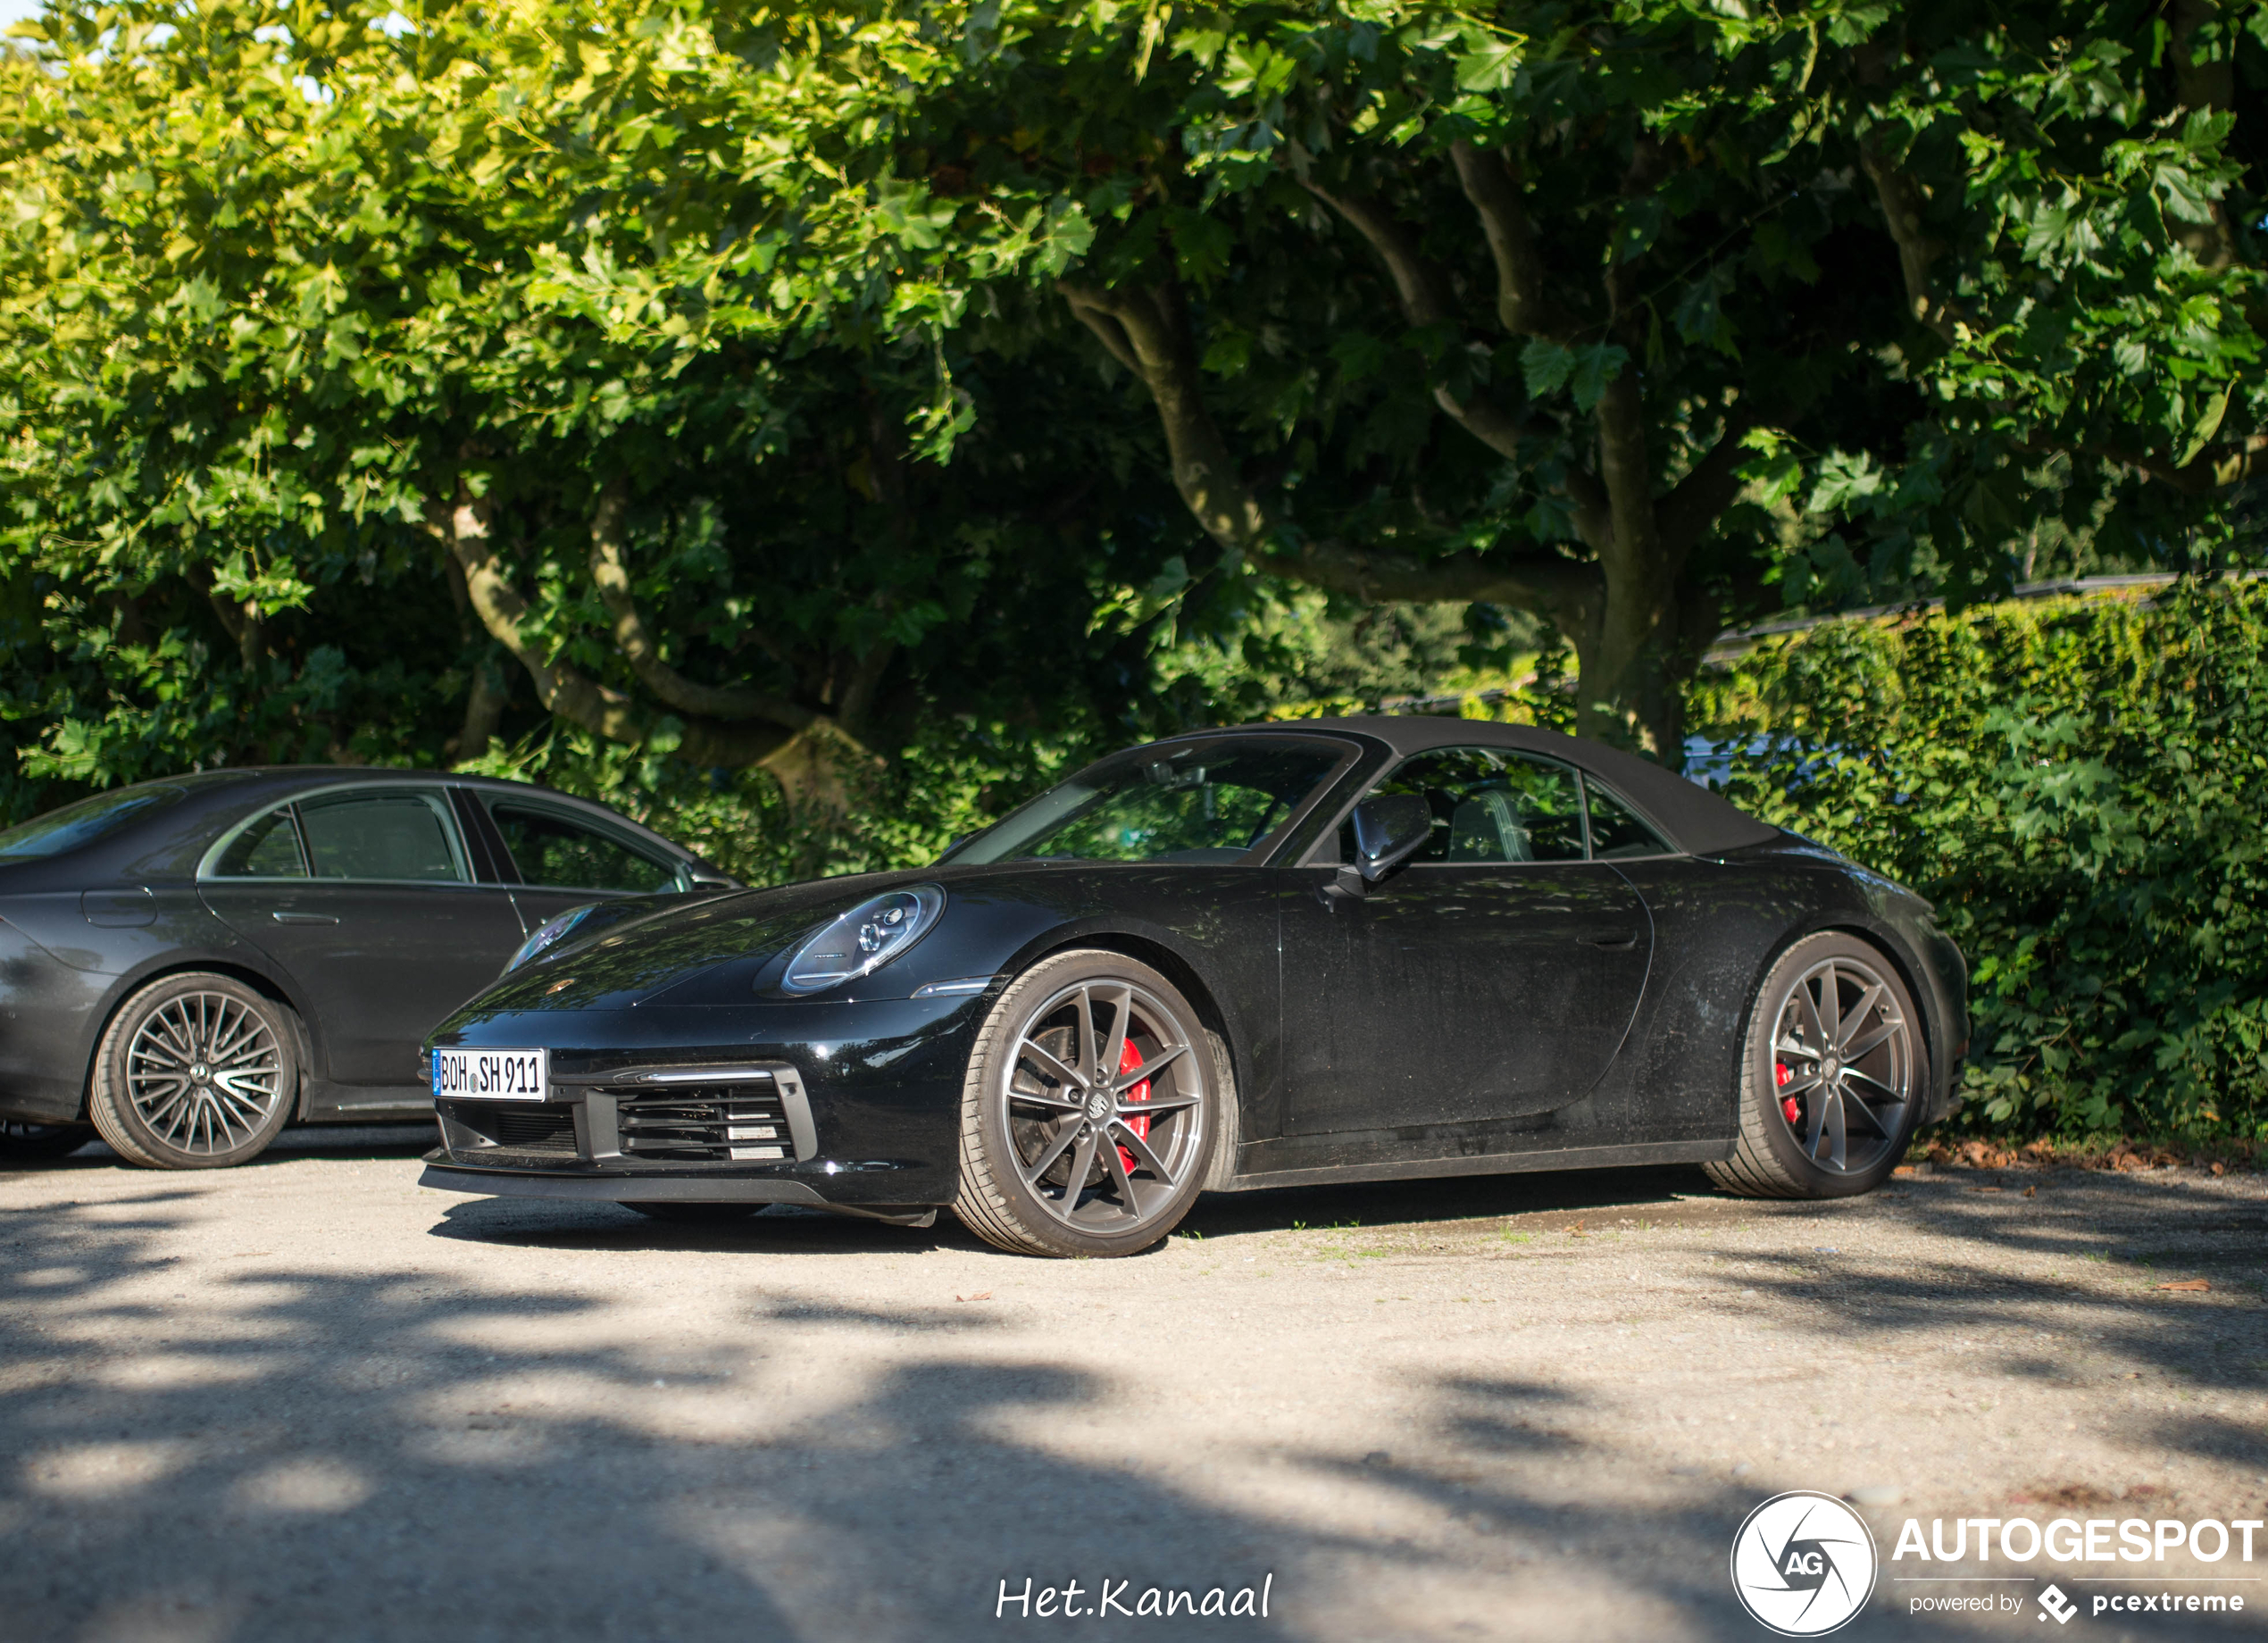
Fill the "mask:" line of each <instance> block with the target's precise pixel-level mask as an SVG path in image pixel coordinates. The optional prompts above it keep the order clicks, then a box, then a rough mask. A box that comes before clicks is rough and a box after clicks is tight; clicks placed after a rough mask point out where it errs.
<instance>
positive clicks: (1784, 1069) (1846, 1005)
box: [1705, 932, 1929, 1198]
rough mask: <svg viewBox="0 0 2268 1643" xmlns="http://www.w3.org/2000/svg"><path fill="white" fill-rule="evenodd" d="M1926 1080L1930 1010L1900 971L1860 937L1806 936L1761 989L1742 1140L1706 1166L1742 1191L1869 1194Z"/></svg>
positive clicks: (1909, 1122) (1752, 1017)
mask: <svg viewBox="0 0 2268 1643" xmlns="http://www.w3.org/2000/svg"><path fill="white" fill-rule="evenodd" d="M1928 1088H1929V1062H1928V1056H1927V1053H1926V1051H1925V1049H1924V1047H1923V1038H1922V1018H1921V1014H1920V1013H1919V1012H1918V1011H1916V1010H1915V1009H1914V998H1913V996H1912V995H1911V994H1910V993H1908V992H1907V991H1906V988H1905V982H1903V981H1901V980H1899V979H1898V975H1897V971H1896V970H1894V969H1892V968H1891V967H1890V964H1889V961H1888V960H1887V959H1885V958H1884V957H1883V956H1882V954H1881V953H1880V950H1879V949H1877V948H1876V947H1873V946H1872V945H1871V944H1869V943H1867V942H1864V941H1861V940H1859V939H1858V938H1856V937H1855V936H1846V935H1842V934H1839V933H1836V932H1829V933H1826V934H1822V935H1817V936H1807V937H1805V938H1804V939H1803V940H1801V941H1798V942H1797V943H1796V945H1795V946H1794V947H1790V948H1789V949H1788V951H1787V952H1786V953H1784V954H1782V955H1780V962H1779V963H1776V964H1774V965H1773V966H1772V971H1771V972H1770V973H1769V974H1768V975H1766V976H1765V977H1764V985H1763V986H1762V987H1760V988H1757V989H1756V999H1755V1006H1754V1008H1753V1009H1752V1010H1751V1011H1750V1013H1749V1019H1748V1034H1747V1044H1746V1053H1745V1054H1744V1055H1743V1057H1742V1061H1741V1089H1740V1138H1739V1143H1738V1146H1737V1147H1736V1148H1735V1150H1734V1152H1733V1155H1732V1156H1731V1157H1730V1158H1728V1159H1726V1160H1725V1161H1724V1162H1723V1163H1712V1164H1708V1165H1706V1166H1705V1168H1706V1169H1707V1171H1708V1172H1709V1177H1710V1179H1711V1180H1714V1181H1715V1182H1716V1183H1717V1185H1718V1186H1720V1187H1722V1188H1724V1189H1725V1190H1726V1191H1728V1192H1737V1193H1739V1194H1740V1195H1741V1196H1742V1197H1754V1198H1842V1197H1853V1196H1855V1195H1856V1194H1858V1193H1862V1192H1868V1191H1871V1190H1872V1189H1873V1188H1875V1187H1877V1186H1879V1185H1880V1183H1881V1182H1882V1180H1884V1179H1885V1178H1887V1177H1888V1176H1889V1172H1891V1170H1893V1169H1894V1168H1896V1167H1897V1161H1898V1159H1899V1157H1900V1156H1901V1155H1903V1154H1904V1153H1905V1146H1906V1142H1907V1141H1908V1140H1909V1139H1911V1138H1912V1137H1913V1134H1914V1124H1915V1123H1916V1122H1918V1121H1919V1120H1920V1118H1921V1114H1922V1098H1923V1096H1924V1094H1925V1092H1926V1091H1927V1090H1928Z"/></svg>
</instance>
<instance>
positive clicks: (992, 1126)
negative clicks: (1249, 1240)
mask: <svg viewBox="0 0 2268 1643" xmlns="http://www.w3.org/2000/svg"><path fill="white" fill-rule="evenodd" d="M1082 1016H1083V1017H1084V1019H1085V1022H1086V1026H1087V1031H1086V1032H1085V1033H1084V1034H1083V1035H1082V1034H1080V1032H1079V1031H1078V1027H1079V1023H1080V1019H1081V1017H1082ZM1218 1045H1219V1040H1218V1039H1216V1038H1214V1037H1213V1035H1212V1034H1210V1033H1208V1032H1207V1031H1206V1030H1205V1023H1204V1022H1203V1021H1202V1020H1201V1019H1200V1018H1199V1017H1198V1015H1197V1011H1196V1010H1194V1009H1193V1008H1191V1007H1190V1005H1189V1002H1188V999H1186V998H1184V997H1182V996H1181V994H1180V991H1179V990H1178V989H1177V988H1175V987H1174V985H1173V984H1172V982H1171V981H1169V980H1166V979H1165V978H1164V977H1163V976H1162V975H1160V974H1159V973H1158V972H1156V971H1155V970H1153V969H1151V968H1150V967H1149V966H1148V965H1147V964H1145V963H1139V962H1138V961H1137V960H1134V959H1131V958H1129V957H1127V956H1126V955H1123V954H1121V953H1109V952H1102V951H1097V950H1094V949H1074V950H1072V951H1071V952H1067V953H1057V954H1055V955H1052V956H1050V957H1048V958H1045V959H1042V960H1041V961H1040V962H1039V963H1037V964H1035V965H1033V966H1032V967H1031V968H1030V970H1028V971H1026V972H1024V973H1023V974H1022V975H1021V976H1019V977H1017V978H1016V980H1014V981H1013V982H1012V983H1011V984H1010V985H1009V987H1008V988H1007V990H1006V991H1005V992H1004V993H1002V994H1001V996H1000V997H999V1000H998V1001H997V1002H996V1004H995V1005H993V1007H992V1010H991V1013H989V1014H988V1015H987V1016H986V1018H985V1022H984V1025H983V1026H982V1027H981V1028H980V1029H979V1030H978V1033H977V1040H976V1047H975V1048H974V1049H973V1050H972V1051H971V1054H970V1056H969V1072H968V1078H967V1080H966V1081H965V1083H964V1084H963V1090H962V1098H961V1185H960V1191H959V1194H958V1195H957V1196H956V1197H955V1199H954V1201H953V1213H955V1215H957V1216H959V1217H960V1219H961V1223H962V1224H963V1226H965V1227H967V1228H968V1229H969V1230H970V1231H971V1232H973V1233H975V1234H976V1235H977V1236H978V1237H979V1238H980V1239H984V1240H985V1242H987V1243H988V1244H992V1245H995V1246H996V1247H999V1248H1002V1249H1005V1250H1007V1251H1009V1252H1010V1253H1012V1254H1015V1255H1055V1256H1079V1255H1087V1256H1108V1255H1134V1254H1136V1253H1138V1251H1141V1250H1144V1249H1147V1248H1148V1247H1151V1246H1152V1245H1153V1244H1155V1243H1157V1242H1158V1241H1159V1240H1160V1239H1163V1238H1164V1237H1165V1236H1166V1235H1167V1234H1168V1233H1170V1232H1172V1230H1173V1229H1174V1228H1175V1227H1176V1226H1177V1225H1179V1224H1180V1220H1181V1218H1182V1217H1183V1216H1184V1215H1186V1214H1188V1211H1189V1206H1190V1205H1192V1204H1194V1203H1195V1202H1196V1201H1197V1194H1198V1192H1199V1191H1200V1190H1201V1189H1202V1188H1204V1186H1205V1181H1206V1179H1207V1176H1208V1173H1209V1172H1210V1170H1211V1167H1212V1163H1213V1151H1214V1148H1215V1146H1216V1145H1217V1142H1218V1139H1219V1136H1220V1131H1221V1129H1222V1122H1221V1103H1222V1101H1223V1100H1224V1099H1225V1098H1226V1093H1225V1092H1226V1091H1227V1090H1228V1088H1229V1082H1228V1079H1227V1077H1226V1072H1225V1068H1224V1067H1223V1066H1222V1055H1221V1053H1220V1050H1219V1048H1218ZM1128 1047H1130V1049H1131V1053H1132V1054H1133V1055H1136V1056H1138V1063H1129V1062H1128V1061H1127V1060H1126V1059H1125V1057H1126V1055H1127V1053H1128ZM1105 1067H1108V1068H1109V1069H1111V1071H1110V1072H1109V1073H1108V1075H1107V1076H1105V1075H1104V1074H1103V1072H1102V1069H1103V1068H1105ZM1138 1067H1153V1068H1155V1069H1156V1072H1155V1073H1154V1074H1153V1076H1151V1077H1149V1078H1145V1079H1140V1080H1136V1079H1134V1078H1133V1077H1132V1076H1131V1074H1132V1072H1134V1071H1136V1070H1137V1068H1138ZM1121 1069H1123V1070H1121Z"/></svg>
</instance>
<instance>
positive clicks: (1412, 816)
mask: <svg viewBox="0 0 2268 1643" xmlns="http://www.w3.org/2000/svg"><path fill="white" fill-rule="evenodd" d="M1432 837H1433V807H1432V806H1431V805H1428V804H1427V803H1426V802H1425V800H1424V799H1423V798H1422V797H1421V796H1418V795H1417V794H1415V793H1381V794H1378V795H1376V796H1373V797H1371V798H1366V799H1364V800H1363V802H1362V803H1361V804H1359V805H1355V871H1356V872H1359V873H1361V874H1362V877H1363V883H1364V884H1366V885H1371V884H1376V883H1377V882H1378V881H1379V880H1380V879H1383V878H1384V877H1386V875H1387V874H1388V873H1390V872H1393V871H1394V870H1395V869H1396V868H1397V867H1399V866H1400V865H1401V864H1402V863H1405V862H1406V861H1408V860H1409V859H1410V858H1411V857H1412V856H1413V855H1416V854H1417V853H1418V852H1419V851H1420V850H1422V849H1423V848H1424V847H1425V841H1426V840H1427V839H1429V838H1432Z"/></svg>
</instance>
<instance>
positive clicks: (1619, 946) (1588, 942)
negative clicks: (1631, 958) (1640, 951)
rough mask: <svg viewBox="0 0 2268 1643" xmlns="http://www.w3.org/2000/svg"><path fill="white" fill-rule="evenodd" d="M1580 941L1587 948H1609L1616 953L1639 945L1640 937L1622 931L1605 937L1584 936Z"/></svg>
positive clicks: (1627, 931)
mask: <svg viewBox="0 0 2268 1643" xmlns="http://www.w3.org/2000/svg"><path fill="white" fill-rule="evenodd" d="M1578 939H1579V940H1580V941H1581V942H1582V944H1583V945H1584V946H1585V947H1608V948H1612V949H1614V950H1616V951H1622V950H1624V949H1627V948H1630V947H1636V946H1637V945H1638V937H1637V936H1636V935H1635V934H1633V933H1632V932H1630V931H1629V930H1620V931H1616V932H1613V933H1612V934H1608V935H1603V936H1582V937H1579V938H1578Z"/></svg>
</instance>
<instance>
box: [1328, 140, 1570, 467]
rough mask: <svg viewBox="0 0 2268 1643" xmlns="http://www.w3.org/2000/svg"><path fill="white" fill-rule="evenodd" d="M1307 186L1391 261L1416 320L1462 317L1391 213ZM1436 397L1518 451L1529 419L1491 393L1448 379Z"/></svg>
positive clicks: (1495, 446)
mask: <svg viewBox="0 0 2268 1643" xmlns="http://www.w3.org/2000/svg"><path fill="white" fill-rule="evenodd" d="M1307 191H1308V192H1309V193H1310V194H1313V196H1315V197H1316V198H1317V199H1319V200H1321V201H1322V202H1323V204H1326V205H1328V206H1330V208H1331V209H1332V210H1333V211H1335V212H1337V213H1338V214H1339V215H1340V216H1342V217H1344V218H1346V219H1347V222H1348V223H1349V224H1350V225H1351V226H1352V227H1353V228H1354V229H1355V232H1356V233H1358V234H1360V235H1361V236H1362V237H1363V238H1364V239H1366V240H1368V241H1369V242H1370V245H1371V249H1372V250H1373V251H1375V252H1377V253H1378V254H1379V260H1380V261H1381V262H1383V263H1385V264H1386V271H1387V273H1388V276H1389V277H1390V278H1391V279H1393V281H1394V289H1395V292H1396V294H1397V296H1400V297H1401V299H1402V314H1403V317H1404V318H1405V319H1406V320H1408V321H1409V322H1410V323H1411V324H1412V325H1413V326H1426V325H1454V324H1455V323H1456V322H1457V311H1456V304H1455V299H1454V298H1453V297H1452V296H1450V295H1449V282H1448V280H1447V278H1446V277H1444V275H1443V274H1442V272H1441V270H1440V269H1439V268H1438V266H1436V265H1435V263H1433V261H1432V260H1431V259H1430V257H1428V256H1426V255H1425V254H1424V253H1423V252H1422V251H1420V250H1419V249H1418V248H1417V246H1416V244H1415V243H1414V242H1413V241H1412V239H1411V238H1410V237H1409V235H1408V234H1407V233H1405V232H1404V230H1403V228H1402V225H1401V224H1400V223H1399V222H1397V221H1395V220H1394V217H1393V214H1392V213H1389V212H1388V211H1386V210H1385V209H1383V208H1382V207H1380V205H1378V204H1375V203H1374V202H1372V201H1370V200H1364V199H1356V198H1353V197H1351V196H1350V197H1345V198H1342V197H1341V196H1338V195H1335V194H1330V193H1326V192H1325V191H1324V190H1323V189H1322V188H1317V187H1316V186H1315V185H1314V184H1313V183H1312V182H1311V183H1309V184H1307ZM1433 400H1434V403H1435V404H1438V405H1439V406H1440V407H1441V409H1442V410H1443V411H1445V412H1447V413H1448V414H1449V416H1450V418H1451V419H1452V420H1453V421H1455V422H1456V423H1457V425H1458V426H1459V427H1461V428H1463V430H1465V431H1466V432H1467V433H1469V434H1471V435H1472V437H1473V438H1476V439H1478V440H1480V443H1481V444H1483V445H1485V446H1488V448H1489V449H1490V450H1492V451H1494V452H1496V454H1497V455H1499V456H1502V457H1505V458H1507V459H1516V458H1517V457H1518V455H1519V454H1520V435H1521V430H1522V429H1523V428H1525V427H1526V425H1527V424H1526V421H1525V419H1524V418H1522V417H1518V416H1513V415H1512V414H1510V413H1507V412H1505V410H1504V409H1503V407H1501V406H1500V405H1498V404H1497V403H1496V402H1495V401H1494V400H1493V399H1491V398H1489V397H1488V396H1487V395H1486V394H1475V395H1473V396H1471V397H1470V398H1467V399H1459V398H1458V397H1457V396H1455V394H1452V393H1451V392H1450V391H1449V389H1448V386H1447V384H1446V383H1436V384H1435V385H1434V388H1433Z"/></svg>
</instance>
